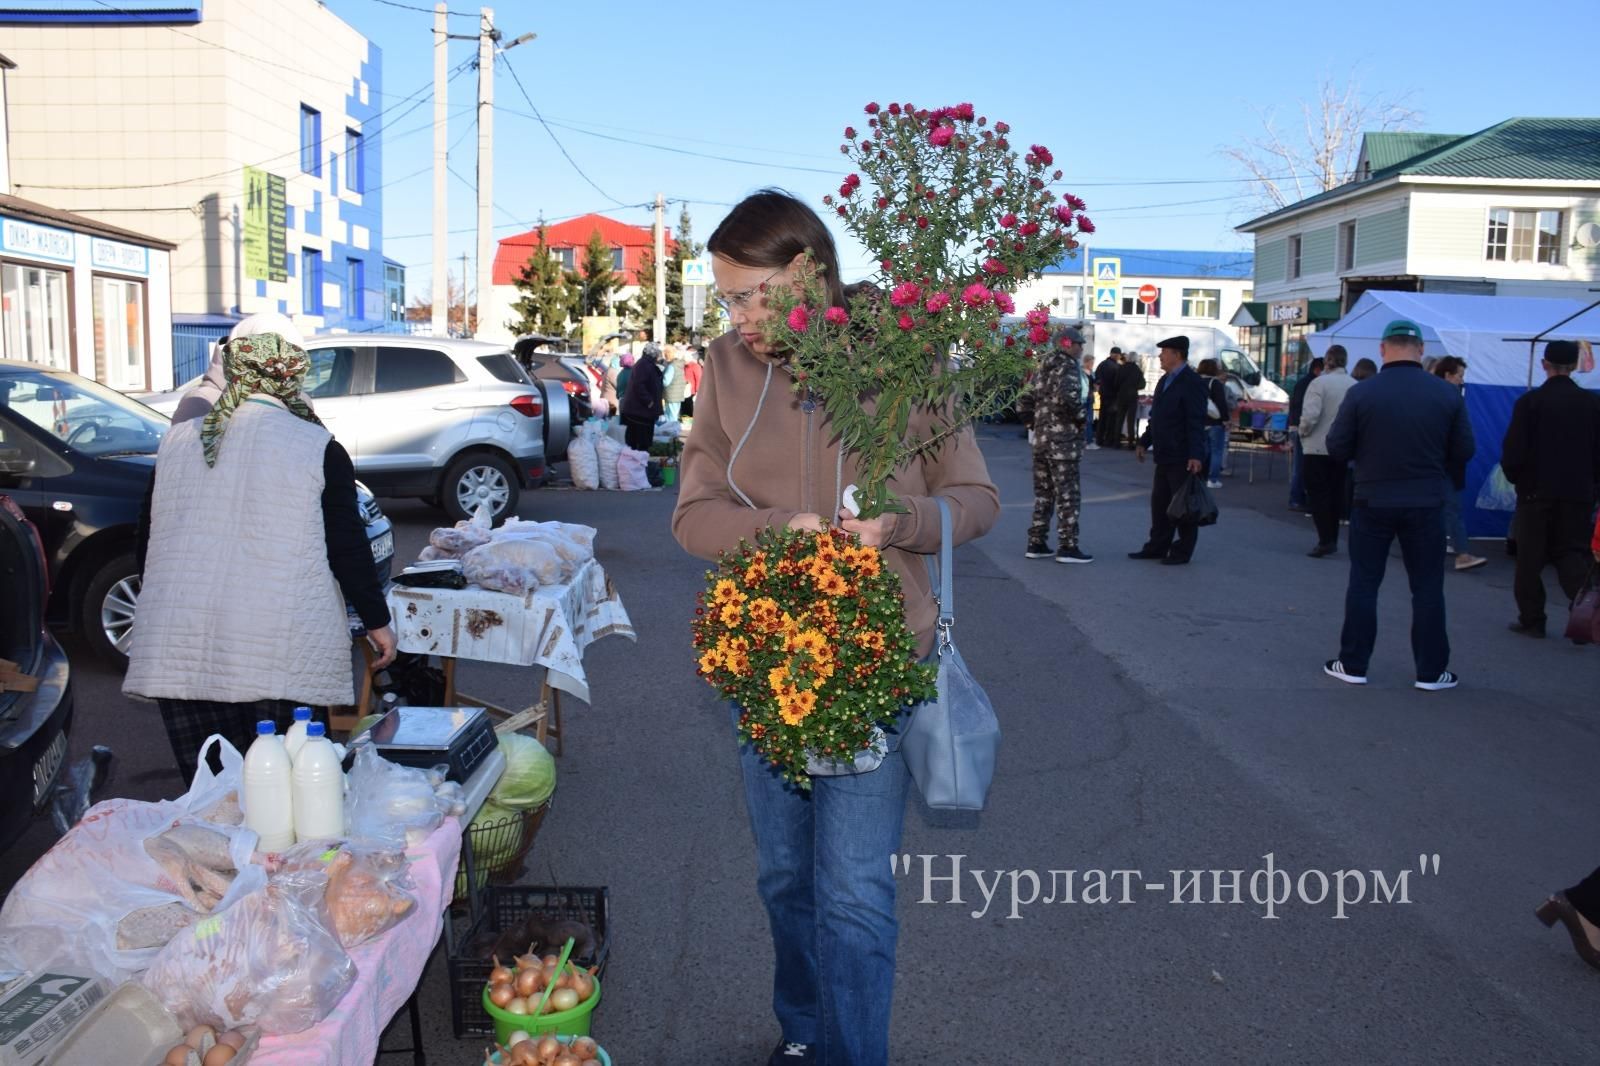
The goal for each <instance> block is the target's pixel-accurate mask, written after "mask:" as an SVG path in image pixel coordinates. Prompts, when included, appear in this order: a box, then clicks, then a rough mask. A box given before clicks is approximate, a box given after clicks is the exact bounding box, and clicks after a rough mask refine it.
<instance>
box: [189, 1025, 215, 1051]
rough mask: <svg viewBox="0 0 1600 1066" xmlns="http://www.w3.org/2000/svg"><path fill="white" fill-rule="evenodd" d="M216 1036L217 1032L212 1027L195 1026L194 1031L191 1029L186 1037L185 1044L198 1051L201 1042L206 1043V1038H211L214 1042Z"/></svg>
mask: <svg viewBox="0 0 1600 1066" xmlns="http://www.w3.org/2000/svg"><path fill="white" fill-rule="evenodd" d="M216 1035H217V1031H216V1030H215V1029H213V1028H212V1027H211V1026H209V1025H205V1024H201V1025H197V1026H195V1027H194V1028H193V1029H190V1030H189V1032H188V1033H186V1034H185V1035H184V1038H183V1042H184V1043H185V1044H188V1045H189V1046H190V1047H192V1048H195V1049H197V1050H198V1049H199V1048H200V1044H201V1042H202V1041H204V1040H205V1038H206V1037H208V1036H209V1037H211V1038H212V1039H213V1040H214V1039H216Z"/></svg>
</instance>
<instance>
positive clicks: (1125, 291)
mask: <svg viewBox="0 0 1600 1066" xmlns="http://www.w3.org/2000/svg"><path fill="white" fill-rule="evenodd" d="M1146 314H1148V315H1150V316H1151V317H1152V318H1160V317H1161V290H1160V289H1157V290H1156V302H1155V303H1153V304H1150V305H1149V306H1148V308H1147V307H1146V306H1145V302H1144V301H1143V300H1141V299H1139V286H1137V285H1124V286H1123V287H1122V317H1123V318H1133V317H1134V316H1139V317H1143V316H1144V315H1146Z"/></svg>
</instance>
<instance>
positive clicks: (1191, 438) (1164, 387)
mask: <svg viewBox="0 0 1600 1066" xmlns="http://www.w3.org/2000/svg"><path fill="white" fill-rule="evenodd" d="M1156 347H1157V354H1158V355H1159V357H1160V359H1161V369H1162V370H1163V371H1164V373H1163V374H1162V376H1161V380H1160V381H1159V382H1157V383H1156V394H1155V402H1154V403H1153V404H1152V405H1151V407H1150V424H1149V425H1148V426H1146V427H1145V431H1144V435H1143V436H1141V437H1140V438H1139V443H1138V451H1137V454H1138V456H1139V461H1140V462H1141V463H1142V462H1144V453H1145V452H1146V451H1151V452H1153V453H1154V459H1155V464H1156V474H1155V484H1154V486H1153V487H1152V489H1151V490H1150V539H1149V540H1147V541H1145V544H1144V547H1142V548H1140V549H1139V550H1138V551H1136V552H1129V553H1128V558H1130V559H1160V560H1161V561H1162V562H1163V563H1165V564H1166V565H1168V566H1181V565H1183V564H1184V563H1187V562H1188V561H1189V559H1190V558H1191V557H1192V556H1193V555H1194V545H1195V541H1196V540H1198V539H1199V536H1200V527H1199V526H1197V525H1195V524H1194V523H1192V522H1183V523H1178V524H1177V525H1176V528H1174V523H1173V521H1172V519H1171V518H1169V517H1167V508H1168V506H1170V505H1171V503H1172V497H1173V496H1174V495H1176V494H1177V493H1179V492H1181V491H1183V488H1184V485H1185V484H1186V483H1187V481H1188V479H1189V475H1191V474H1199V473H1200V472H1201V471H1202V470H1203V469H1204V468H1205V459H1206V428H1205V426H1206V386H1205V382H1204V381H1202V380H1201V378H1200V375H1199V374H1197V373H1195V371H1194V368H1192V367H1191V366H1190V365H1189V338H1188V337H1169V338H1167V339H1166V340H1164V341H1162V342H1161V343H1160V344H1159V345H1157V346H1156ZM1141 377H1142V375H1141ZM1174 532H1176V533H1177V537H1178V540H1177V543H1176V544H1174V543H1173V540H1172V537H1173V533H1174Z"/></svg>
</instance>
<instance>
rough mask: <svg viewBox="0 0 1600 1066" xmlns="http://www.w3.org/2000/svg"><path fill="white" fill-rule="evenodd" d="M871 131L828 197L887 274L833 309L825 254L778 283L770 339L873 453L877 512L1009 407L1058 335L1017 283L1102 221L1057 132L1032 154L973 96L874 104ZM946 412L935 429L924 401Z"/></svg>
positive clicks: (848, 132)
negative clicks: (795, 284) (918, 417)
mask: <svg viewBox="0 0 1600 1066" xmlns="http://www.w3.org/2000/svg"><path fill="white" fill-rule="evenodd" d="M866 114H867V120H866V123H867V132H861V131H858V130H856V129H855V128H854V127H850V126H847V127H845V131H844V136H845V143H844V144H842V145H840V146H839V150H840V152H842V153H843V154H844V155H845V156H846V157H848V158H849V159H850V161H851V162H852V163H853V164H854V166H855V170H854V171H853V172H851V173H850V174H848V175H847V176H846V177H845V178H844V180H843V181H842V182H840V184H839V194H838V196H837V197H835V196H832V195H829V196H825V197H823V203H824V204H826V205H827V206H828V207H829V208H830V209H832V210H833V211H835V212H836V213H837V214H838V216H839V217H840V218H842V219H843V220H844V224H845V226H846V228H847V229H849V231H850V232H851V233H852V234H853V235H854V236H855V237H856V238H857V239H858V240H859V241H860V242H861V243H862V244H863V245H864V246H865V247H866V248H867V250H868V251H869V252H870V253H871V254H872V256H873V258H874V259H876V260H878V270H877V271H876V272H875V274H874V276H873V277H872V278H871V279H870V281H871V282H872V284H870V285H867V286H863V287H861V290H860V291H858V292H857V293H856V295H855V296H854V297H853V298H851V299H850V301H849V304H848V306H846V307H833V306H829V300H828V297H827V289H826V287H825V286H824V284H823V281H822V279H821V277H820V276H819V271H820V269H821V268H820V266H818V265H817V264H816V263H815V262H814V261H812V262H811V263H810V265H809V266H808V268H807V269H806V270H804V271H803V272H802V275H803V276H802V291H801V292H800V293H799V294H796V293H795V292H793V291H791V290H789V289H788V288H775V289H774V291H773V292H772V293H771V294H770V295H769V298H770V299H771V300H772V302H773V303H774V304H775V305H776V306H777V307H778V309H779V311H780V313H779V314H777V315H775V316H774V317H773V318H772V319H771V320H770V321H769V322H768V324H767V326H766V327H765V328H766V333H767V339H768V340H769V342H771V343H772V344H773V345H774V347H775V348H776V349H778V350H786V351H788V352H789V353H790V354H789V358H790V365H791V368H792V369H793V372H794V373H793V377H794V381H795V388H796V389H797V390H800V389H807V390H810V392H811V393H812V394H813V395H815V396H816V397H817V398H818V399H820V400H821V402H822V404H823V406H824V408H825V409H826V410H827V412H828V415H829V416H830V418H831V420H832V422H833V426H834V428H835V429H836V430H837V431H838V432H839V434H840V435H841V439H842V443H843V446H844V447H845V448H846V449H847V450H848V451H850V452H851V453H853V454H854V455H855V456H856V457H857V459H858V462H859V464H860V479H859V486H858V491H857V495H856V501H857V505H858V506H859V508H860V512H861V514H862V516H863V517H867V518H870V517H873V516H875V515H878V514H882V513H884V512H885V511H892V510H898V509H899V505H898V504H897V502H896V501H895V500H894V499H893V497H892V495H891V493H890V492H889V489H888V482H889V478H890V476H891V474H893V472H894V471H895V470H896V469H897V468H898V467H899V466H901V465H902V464H904V463H906V462H908V461H909V460H910V459H911V458H912V457H914V456H916V455H917V454H918V453H920V452H922V451H924V450H926V449H931V448H935V447H937V446H938V444H939V443H940V441H941V440H943V438H945V437H947V436H949V435H950V434H952V433H954V432H955V431H956V430H958V429H960V428H961V427H962V426H963V425H965V424H966V423H968V422H970V421H972V420H974V419H977V418H981V417H983V416H985V415H988V414H992V413H994V412H996V411H999V410H1000V409H1002V408H1004V407H1005V406H1007V405H1008V404H1010V403H1011V402H1012V401H1013V400H1014V399H1015V398H1016V395H1017V393H1018V392H1019V391H1020V390H1021V388H1022V384H1023V380H1024V378H1025V376H1026V374H1027V372H1028V370H1029V368H1030V366H1031V361H1032V360H1033V359H1034V358H1036V357H1037V356H1038V354H1039V353H1040V352H1041V351H1042V350H1044V349H1045V347H1046V346H1047V345H1048V344H1049V343H1050V330H1049V328H1048V322H1049V312H1048V310H1047V309H1046V308H1043V307H1038V308H1034V309H1033V310H1031V311H1030V312H1029V313H1028V314H1027V316H1026V318H1025V319H1024V320H1023V322H1021V323H1018V324H1016V325H1015V326H1014V325H1013V324H1012V323H1008V322H1005V321H1003V319H1004V317H1005V316H1008V315H1012V314H1014V313H1015V311H1016V307H1015V304H1014V302H1013V300H1012V294H1013V293H1014V292H1016V290H1017V287H1018V286H1019V285H1021V284H1022V283H1023V282H1024V281H1025V280H1027V278H1028V277H1029V276H1030V275H1033V274H1036V273H1039V272H1040V271H1042V270H1043V269H1044V268H1045V267H1048V266H1051V265H1053V264H1055V263H1057V262H1059V261H1060V260H1061V258H1062V257H1063V256H1064V255H1066V254H1067V253H1069V252H1071V251H1072V250H1073V249H1075V248H1076V247H1077V245H1078V241H1077V238H1078V236H1079V235H1081V234H1086V233H1093V232H1094V224H1093V223H1092V222H1090V221H1089V219H1088V218H1087V217H1086V216H1084V214H1083V209H1084V206H1085V205H1084V202H1083V201H1082V200H1080V199H1078V198H1077V197H1076V196H1072V195H1062V196H1057V195H1056V194H1055V193H1053V192H1051V191H1050V184H1051V183H1052V182H1055V181H1059V180H1060V179H1061V171H1060V170H1056V169H1054V163H1055V160H1054V158H1053V157H1052V155H1051V153H1050V150H1049V149H1047V148H1045V147H1044V146H1043V145H1037V144H1035V145H1032V146H1031V147H1029V148H1028V150H1027V151H1026V152H1021V153H1019V151H1018V150H1017V149H1016V148H1014V147H1013V146H1012V144H1011V140H1010V134H1011V130H1010V127H1008V126H1007V125H1006V124H1005V123H1004V122H995V123H993V124H992V125H991V124H990V122H989V121H988V119H987V118H985V117H984V116H981V115H978V114H977V113H976V112H975V111H974V109H973V106H972V105H971V104H957V105H955V106H954V107H941V108H937V109H935V110H932V111H929V110H925V109H921V108H917V107H914V106H912V105H911V104H908V103H907V104H899V103H893V104H889V105H888V106H887V107H881V108H880V107H879V106H878V105H877V104H875V103H872V104H868V105H867V106H866ZM919 408H929V409H931V410H932V411H933V412H934V413H935V417H934V424H935V427H936V428H935V430H934V432H932V433H931V434H930V435H929V436H928V437H927V438H926V439H916V438H915V437H914V436H908V427H909V425H910V418H911V414H912V412H913V411H914V410H917V409H919Z"/></svg>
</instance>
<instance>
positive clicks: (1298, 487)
mask: <svg viewBox="0 0 1600 1066" xmlns="http://www.w3.org/2000/svg"><path fill="white" fill-rule="evenodd" d="M1290 436H1291V437H1292V438H1293V440H1294V466H1293V469H1292V470H1291V471H1290V474H1289V506H1290V507H1304V506H1305V505H1306V477H1305V470H1304V467H1305V462H1306V453H1305V451H1304V450H1303V449H1301V447H1300V434H1298V433H1291V434H1290Z"/></svg>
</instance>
